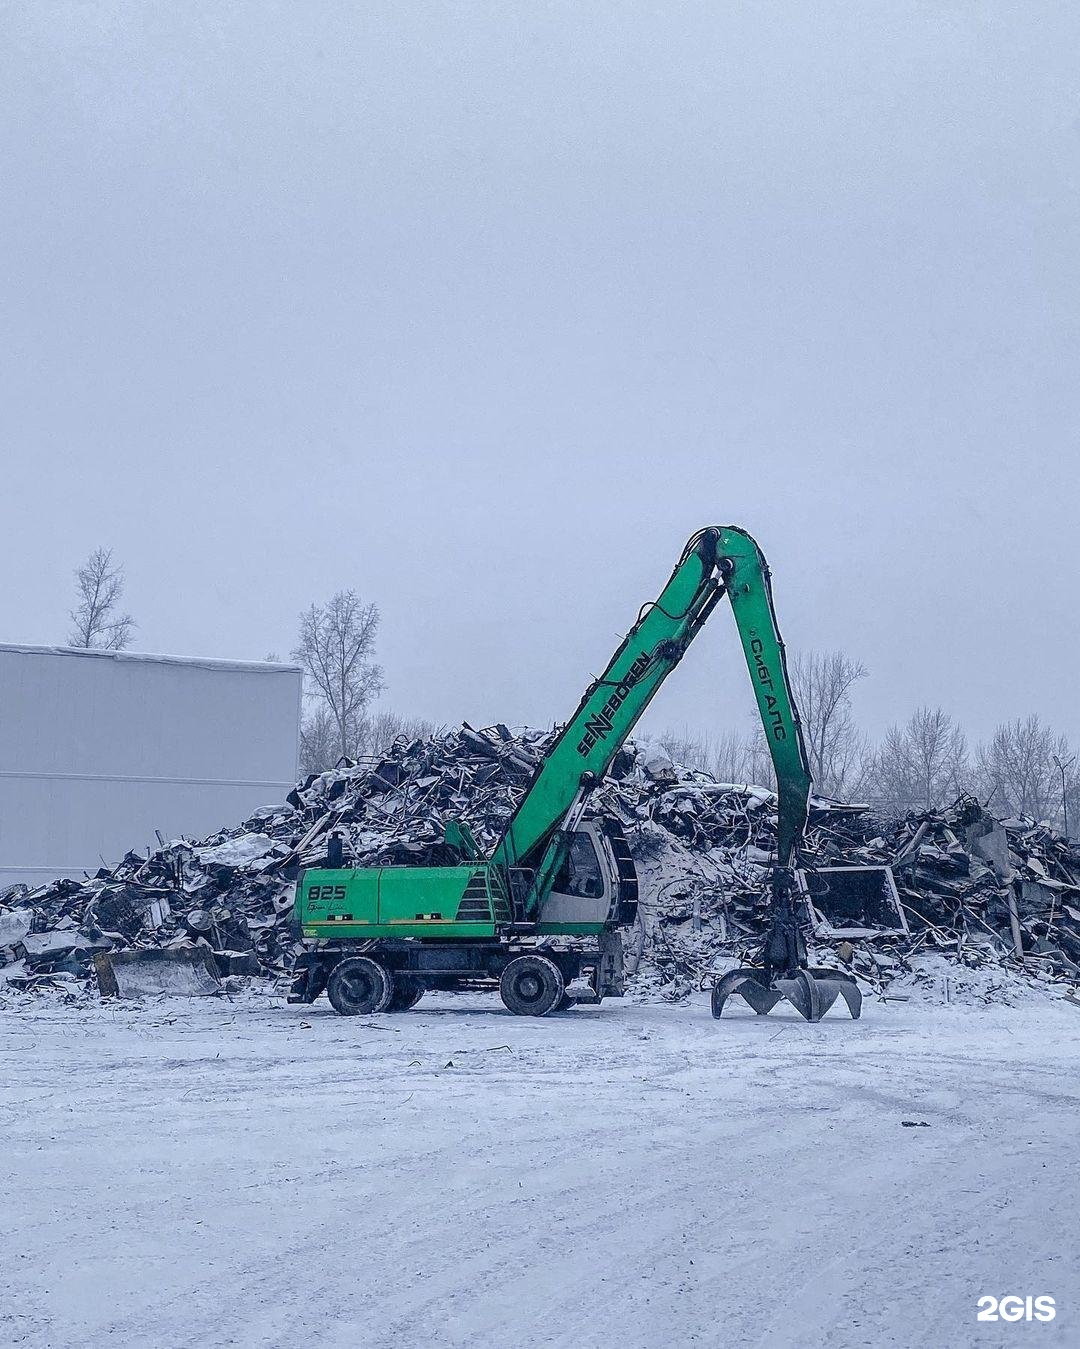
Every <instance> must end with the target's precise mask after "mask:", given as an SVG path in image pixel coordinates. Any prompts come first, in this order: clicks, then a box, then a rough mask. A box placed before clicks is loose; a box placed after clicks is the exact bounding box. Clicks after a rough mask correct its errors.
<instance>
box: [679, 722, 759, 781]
mask: <svg viewBox="0 0 1080 1349" xmlns="http://www.w3.org/2000/svg"><path fill="white" fill-rule="evenodd" d="M656 744H658V745H659V746H660V748H661V749H662V750H663V751H664V752H665V754H667V755H668V756H669V757H670V758H671V760H672V762H673V763H677V764H681V765H682V766H683V767H685V768H691V769H695V770H697V771H698V772H702V773H708V774H709V776H710V777H713V778H715V779H716V781H717V782H738V783H755V784H757V785H758V786H761V787H771V786H772V785H773V768H772V760H771V758H770V757H769V747H768V745H767V744H766V742H765V737H764V735H763V734H762V733H761V731H760V730H759V729H755V732H752V733H751V734H749V735H743V734H742V733H741V732H739V731H736V730H726V731H721V732H719V733H718V734H717V735H711V734H709V732H707V731H694V730H692V729H691V728H690V727H689V726H686V725H683V726H682V727H680V728H679V729H677V730H675V729H672V730H667V731H664V732H663V734H661V735H658V736H657V737H656Z"/></svg>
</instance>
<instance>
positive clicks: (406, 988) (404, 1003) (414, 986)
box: [385, 974, 424, 1012]
mask: <svg viewBox="0 0 1080 1349" xmlns="http://www.w3.org/2000/svg"><path fill="white" fill-rule="evenodd" d="M393 985H394V986H393V989H392V991H391V993H390V1001H389V1002H388V1003H387V1004H386V1008H385V1010H386V1011H387V1012H407V1011H408V1010H409V1008H410V1007H415V1006H416V1004H417V1003H418V1002H419V1001H420V999H421V998H422V997H423V996H424V985H423V984H421V983H418V982H417V981H416V980H415V979H413V978H410V976H409V975H408V974H395V975H394V976H393Z"/></svg>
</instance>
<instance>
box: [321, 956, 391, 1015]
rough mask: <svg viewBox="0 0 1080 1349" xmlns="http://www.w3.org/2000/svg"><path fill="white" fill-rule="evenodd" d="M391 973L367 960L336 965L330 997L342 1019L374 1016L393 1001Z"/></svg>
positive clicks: (355, 959)
mask: <svg viewBox="0 0 1080 1349" xmlns="http://www.w3.org/2000/svg"><path fill="white" fill-rule="evenodd" d="M392 993H393V983H392V980H391V977H390V971H389V970H387V969H385V968H384V967H383V966H382V965H380V964H379V963H378V962H377V961H374V960H369V959H368V957H367V956H351V957H350V958H349V959H348V960H343V961H342V962H341V963H340V964H339V965H335V966H334V968H333V969H332V970H331V972H330V978H329V979H328V980H327V983H326V996H327V997H328V998H329V999H330V1004H331V1006H332V1007H333V1009H334V1011H335V1012H339V1013H340V1014H341V1015H342V1016H370V1015H371V1013H372V1012H381V1011H383V1009H384V1008H385V1007H386V1005H387V1003H388V1002H389V1001H390V997H391V994H392Z"/></svg>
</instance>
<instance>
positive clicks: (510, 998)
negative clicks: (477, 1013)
mask: <svg viewBox="0 0 1080 1349" xmlns="http://www.w3.org/2000/svg"><path fill="white" fill-rule="evenodd" d="M499 994H500V996H501V997H502V1000H503V1002H504V1003H505V1005H506V1006H507V1007H508V1008H509V1009H510V1011H511V1012H513V1013H514V1015H515V1016H547V1014H548V1013H549V1012H553V1011H554V1010H555V1008H556V1007H558V1005H559V1003H560V1002H561V1000H562V999H563V997H564V996H565V994H566V985H565V983H564V982H563V977H562V971H561V970H560V969H559V967H558V965H556V964H555V962H554V961H553V960H548V958H547V956H518V957H517V959H516V960H511V961H510V963H509V964H508V965H507V966H506V968H505V969H504V970H503V972H502V977H501V978H500V979H499Z"/></svg>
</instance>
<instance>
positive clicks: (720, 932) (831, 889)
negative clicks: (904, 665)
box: [0, 726, 1080, 996]
mask: <svg viewBox="0 0 1080 1349" xmlns="http://www.w3.org/2000/svg"><path fill="white" fill-rule="evenodd" d="M553 735H554V732H541V731H523V732H519V733H517V734H515V733H512V732H511V731H510V730H509V729H508V728H507V727H505V726H493V727H488V728H486V729H484V730H479V731H477V730H473V729H472V728H471V727H469V726H463V727H462V728H461V729H460V730H457V731H452V732H447V733H445V734H441V735H438V736H435V737H434V738H431V739H424V740H406V739H400V740H398V741H397V742H395V743H394V745H393V746H392V747H391V748H390V749H389V751H388V752H387V753H386V754H385V755H384V756H383V757H382V758H380V759H378V760H370V761H365V762H362V763H355V764H352V763H345V764H342V765H341V766H339V767H338V768H336V769H334V770H333V771H331V772H327V773H322V774H319V775H318V776H315V777H312V778H309V779H308V780H307V781H305V782H303V783H301V784H299V785H298V786H297V787H296V788H295V789H294V790H293V791H292V792H290V793H289V795H288V797H287V798H286V800H285V801H284V802H283V803H281V804H280V805H278V806H270V807H266V808H264V809H262V810H259V811H256V812H255V814H254V815H252V816H251V817H250V818H249V819H247V820H245V821H244V822H243V824H241V825H240V826H238V827H236V828H233V829H224V830H221V831H219V832H218V833H216V834H213V835H211V836H210V837H209V838H206V839H203V840H201V841H199V842H192V841H189V840H186V839H178V840H173V841H170V842H165V841H164V840H161V841H160V846H158V847H157V848H156V849H151V850H149V851H147V852H145V853H139V852H130V853H128V854H127V856H126V857H124V858H123V859H122V860H121V861H120V862H119V864H118V865H116V866H114V867H104V868H102V869H101V870H100V871H98V872H97V873H96V874H95V875H94V876H92V877H85V878H83V879H82V880H63V881H56V882H53V883H52V884H50V885H47V886H43V887H40V888H38V889H36V890H27V889H25V888H23V887H16V888H14V889H12V890H10V891H8V892H6V893H5V894H0V981H4V980H6V981H7V982H8V983H10V984H14V986H16V987H23V988H33V987H35V986H38V985H42V984H46V983H55V982H57V981H61V982H64V981H72V980H77V979H81V978H84V977H87V976H88V975H89V972H90V968H91V958H92V955H93V953H94V951H96V950H118V949H119V950H131V949H139V948H166V949H168V948H176V947H190V946H195V945H198V946H203V947H206V948H209V950H210V951H211V952H212V953H213V955H214V958H215V960H216V963H217V966H218V968H219V970H220V971H221V973H222V974H242V973H249V974H263V975H270V976H276V975H281V974H284V973H287V972H288V970H289V968H290V966H291V964H292V960H293V957H294V955H295V952H296V949H297V946H298V941H297V938H296V936H295V934H294V932H293V930H292V927H291V925H290V921H289V920H290V916H291V909H292V900H293V888H294V883H295V880H296V878H297V876H298V875H299V873H300V871H301V870H303V868H305V867H307V866H311V865H317V864H319V863H321V862H322V861H323V860H324V859H325V857H326V853H327V845H328V840H329V838H330V836H331V834H334V833H337V834H340V835H341V837H342V840H343V844H344V851H345V856H346V857H347V858H348V859H349V860H350V862H352V863H355V864H357V865H377V864H387V865H393V864H411V865H421V866H422V865H437V864H439V863H445V862H449V861H453V860H456V859H455V857H454V854H453V853H452V852H451V850H450V849H448V847H447V845H446V843H445V842H444V831H445V827H446V824H447V823H448V821H450V820H451V819H455V818H458V819H463V820H465V821H466V822H467V823H468V824H469V825H470V826H471V827H472V830H473V832H474V833H475V834H476V836H477V839H478V841H479V842H480V845H481V847H483V848H485V849H490V848H491V847H493V846H494V844H495V842H496V840H497V839H498V837H499V834H500V832H501V831H502V829H503V827H504V826H505V824H506V821H507V820H508V818H509V816H510V814H511V812H512V811H513V809H514V807H515V805H516V804H517V802H518V801H519V800H520V798H521V794H522V792H523V791H524V789H525V787H526V785H527V784H528V782H529V780H530V778H531V776H532V774H533V773H534V771H535V769H536V767H537V765H538V764H539V763H540V761H541V760H542V758H543V756H544V754H545V752H546V750H547V749H548V747H549V745H550V743H551V740H552V738H553ZM594 801H595V805H596V806H597V808H598V809H601V810H604V811H607V812H610V813H612V814H614V815H617V816H618V817H619V818H620V819H621V820H622V822H623V825H624V827H625V829H626V833H627V837H628V838H629V840H630V845H631V849H632V850H633V852H634V855H635V859H636V861H637V865H638V869H639V873H640V876H641V882H642V886H641V897H642V912H643V917H644V920H645V926H646V929H647V937H646V941H645V959H644V963H643V965H642V980H641V982H642V983H643V984H644V985H646V986H648V987H655V988H657V989H660V990H662V991H664V992H665V993H666V994H667V995H668V996H671V995H673V994H677V993H678V992H680V991H685V990H686V989H687V988H689V987H690V986H692V984H693V983H694V982H695V981H697V980H699V979H700V978H701V977H702V976H704V974H705V973H706V971H707V970H708V968H709V966H710V965H711V962H712V960H713V959H714V958H715V957H716V956H717V955H719V954H732V953H735V952H739V951H745V950H748V949H750V948H751V947H752V946H753V945H754V944H755V943H756V942H757V941H758V940H759V939H760V936H761V933H762V930H763V923H764V919H765V892H766V881H767V877H768V871H769V865H770V861H771V857H772V852H773V849H774V847H775V829H776V814H775V798H774V796H773V794H772V793H771V792H770V791H768V790H767V789H765V788H761V787H754V786H746V785H740V784H733V783H718V782H715V781H714V780H712V779H711V778H709V777H708V776H707V775H706V774H703V773H699V772H693V771H690V770H686V769H682V768H679V767H677V766H676V765H674V764H672V763H671V761H670V760H669V759H667V758H666V756H664V755H662V754H658V753H655V752H653V751H651V750H650V749H649V748H648V747H640V748H639V747H635V746H633V745H630V746H628V747H627V748H625V749H624V750H622V751H620V753H619V754H618V755H617V756H616V759H615V762H614V763H613V765H612V770H611V773H610V775H609V776H608V778H607V780H606V781H605V783H604V784H603V785H602V787H601V789H600V791H599V793H598V795H597V797H596V798H594ZM804 856H805V860H806V862H807V863H808V865H809V867H810V868H811V872H812V869H813V868H820V869H822V870H821V871H820V872H819V875H818V878H817V880H815V878H814V876H813V875H812V874H810V876H809V879H808V881H807V887H808V890H809V892H810V893H809V897H808V902H809V903H810V904H811V905H812V906H813V910H808V913H809V914H810V917H811V918H812V919H813V920H814V922H815V923H816V925H817V935H818V939H819V941H821V942H826V943H828V944H830V945H831V946H832V947H833V950H834V951H835V952H836V953H837V956H838V958H840V959H841V960H844V961H846V962H848V963H849V964H850V965H851V966H852V967H853V968H854V969H855V970H856V972H858V973H861V974H864V975H865V976H866V978H867V979H868V980H869V981H870V982H871V983H872V984H873V983H881V982H883V981H884V979H885V978H887V977H888V974H889V972H890V971H891V970H892V969H893V968H895V967H896V966H898V965H901V966H902V964H903V961H904V960H905V958H906V956H907V954H908V953H910V952H911V951H912V950H914V949H921V948H925V947H929V948H933V949H935V950H938V951H941V952H944V953H946V954H952V955H962V956H963V957H964V958H965V959H967V960H969V961H973V960H984V961H985V960H997V959H1003V958H1004V959H1016V958H1019V953H1020V952H1021V951H1022V952H1023V959H1024V961H1025V964H1026V966H1027V967H1028V968H1030V967H1035V968H1037V969H1041V970H1044V971H1045V972H1046V973H1047V974H1049V975H1056V976H1062V977H1065V978H1068V979H1071V980H1076V979H1077V978H1078V977H1080V850H1078V849H1076V848H1074V847H1073V846H1072V845H1071V844H1069V843H1067V842H1066V841H1065V840H1064V839H1063V838H1061V837H1060V836H1059V835H1057V834H1054V833H1053V832H1052V831H1051V830H1049V829H1048V828H1046V827H1045V826H1042V825H1036V824H1033V823H1032V822H1030V821H1020V820H1008V821H1005V822H1004V823H1003V824H1001V823H999V822H996V821H994V820H992V819H991V818H990V817H989V816H987V815H986V813H985V812H984V811H982V810H981V809H980V808H979V807H978V805H977V803H973V802H971V801H961V802H958V803H957V805H956V806H955V807H954V808H953V809H952V810H950V811H947V812H940V813H933V814H927V815H924V816H919V817H910V818H908V819H907V820H904V821H900V822H892V823H889V822H885V821H883V820H881V819H878V818H876V817H875V816H874V815H873V814H872V813H871V812H870V811H868V810H867V809H866V808H865V807H861V806H844V805H840V804H838V803H836V802H829V801H824V800H817V799H815V800H814V801H813V802H812V808H811V814H810V826H809V830H808V835H807V844H806V849H805V855H804ZM836 867H863V868H876V871H875V872H874V873H873V876H877V877H881V876H884V877H885V878H886V880H887V882H888V884H887V886H886V887H885V890H884V891H883V893H884V894H885V901H884V905H885V908H888V907H889V905H891V906H892V911H893V913H894V915H895V919H896V921H895V922H889V921H885V922H883V923H877V921H876V919H875V920H873V921H871V922H869V924H867V923H866V922H865V921H864V922H863V925H862V926H861V927H860V926H858V924H856V926H855V927H854V928H853V926H852V920H851V912H853V910H851V908H850V905H849V906H848V908H847V909H843V912H840V911H839V910H838V908H837V906H838V905H840V908H841V909H842V908H843V905H841V903H840V901H841V900H842V899H843V897H844V891H843V887H842V886H841V884H840V882H841V881H843V882H844V883H845V884H847V883H849V882H850V881H851V879H852V878H851V877H850V876H845V875H841V874H840V873H835V872H830V871H829V870H828V868H836ZM856 879H857V880H858V883H859V885H863V886H864V888H865V878H859V877H856ZM818 881H824V884H819V883H818ZM859 893H861V892H859ZM858 897H859V896H858V894H856V899H857V900H858ZM880 907H881V906H879V908H880ZM856 908H858V904H856ZM867 912H868V913H872V912H876V911H874V910H873V909H872V906H870V907H869V908H867ZM878 928H880V930H878ZM859 934H861V935H859Z"/></svg>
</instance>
